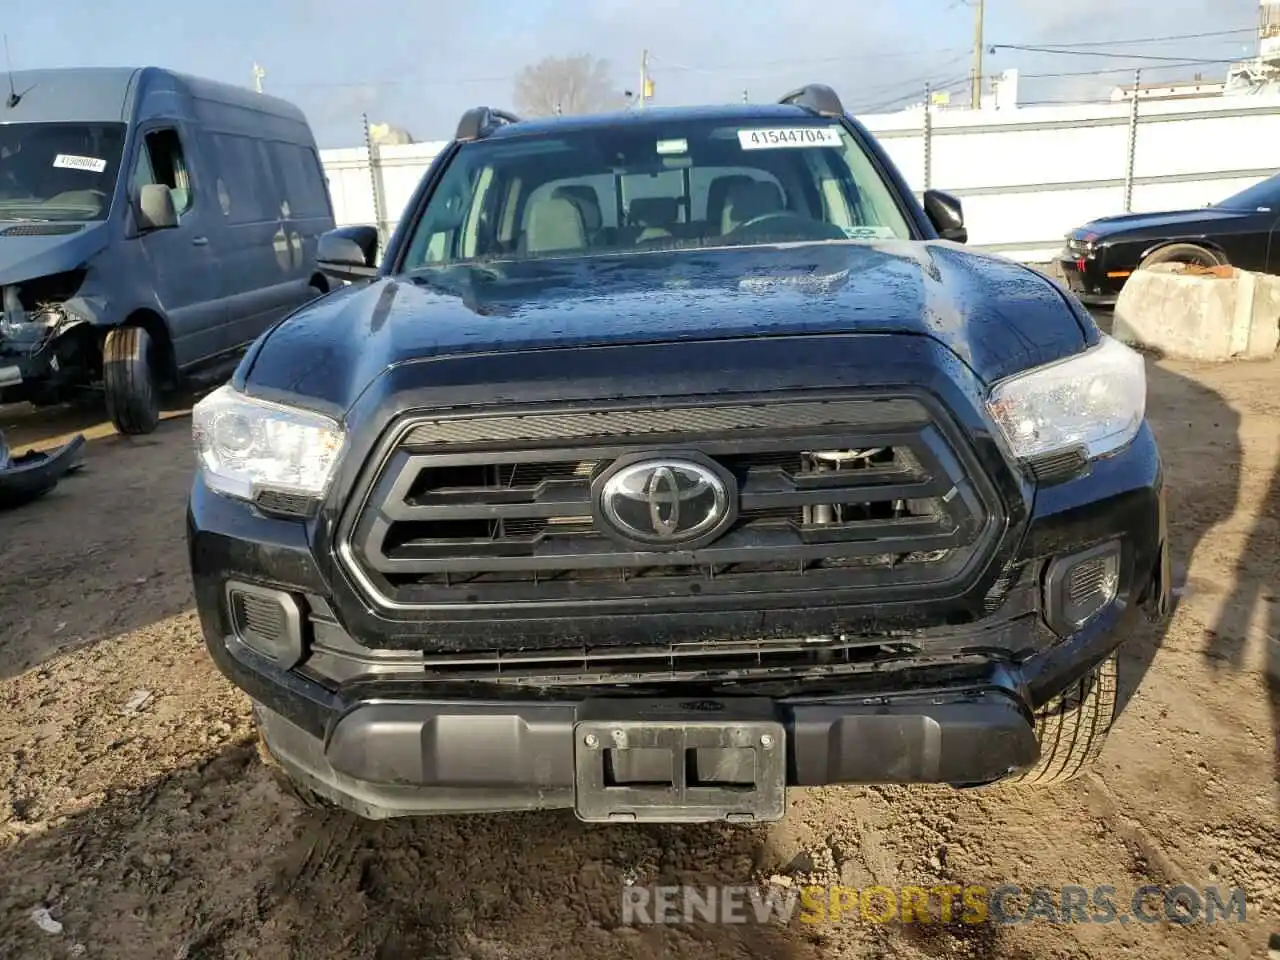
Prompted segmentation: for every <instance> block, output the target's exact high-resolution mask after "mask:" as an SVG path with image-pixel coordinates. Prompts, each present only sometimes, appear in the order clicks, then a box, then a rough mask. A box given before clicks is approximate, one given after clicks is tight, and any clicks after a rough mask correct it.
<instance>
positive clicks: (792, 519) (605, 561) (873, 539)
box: [340, 397, 995, 616]
mask: <svg viewBox="0 0 1280 960" xmlns="http://www.w3.org/2000/svg"><path fill="white" fill-rule="evenodd" d="M396 435H397V436H398V438H399V439H398V440H397V441H396V442H394V443H392V445H391V446H390V448H389V449H387V450H386V451H385V454H384V455H383V456H382V457H381V465H380V468H378V469H377V470H376V477H374V478H373V480H372V482H371V483H370V485H369V487H368V495H367V497H366V498H365V500H364V506H363V508H362V509H361V510H360V511H359V513H358V515H357V516H356V517H354V518H353V519H352V522H351V524H350V526H349V527H348V528H346V532H345V534H342V535H340V543H343V542H345V543H346V544H347V545H348V547H349V551H348V552H347V553H346V556H347V560H348V563H349V566H350V567H351V568H353V570H354V572H356V573H357V575H358V578H359V579H360V580H362V581H363V582H364V584H365V586H366V587H367V588H368V589H369V591H370V592H371V593H372V594H373V595H374V597H373V598H374V599H375V600H379V601H380V602H382V603H384V604H390V605H393V606H403V607H447V608H453V609H454V610H455V611H457V612H458V614H459V615H461V616H472V615H475V613H476V611H477V609H483V608H486V607H487V608H489V609H490V610H491V611H492V610H495V609H499V608H501V609H502V610H504V611H506V612H507V613H508V614H512V615H514V614H516V613H517V612H518V608H520V607H527V606H528V605H537V604H545V603H560V604H573V605H578V604H585V605H591V604H605V603H607V604H611V605H623V606H626V605H627V604H629V603H630V604H640V605H643V604H644V603H646V602H648V601H653V600H660V599H661V600H668V601H672V602H678V601H679V600H680V599H681V598H684V599H686V600H690V601H692V600H693V599H694V598H697V600H698V601H699V602H706V601H707V600H709V599H711V598H714V597H724V596H733V595H747V594H778V593H786V594H791V593H795V592H807V593H810V594H816V595H817V597H818V598H817V600H816V602H819V603H821V602H823V597H825V596H827V595H830V594H831V592H832V591H837V590H839V591H847V590H849V589H851V588H859V587H862V588H866V589H868V590H886V589H891V588H895V587H903V586H915V587H919V588H921V590H922V591H924V592H919V593H917V594H913V596H917V595H918V596H920V597H921V598H922V599H923V598H925V597H926V596H928V595H933V594H934V592H935V591H936V592H937V593H938V594H940V593H942V592H946V591H948V590H953V589H954V587H955V585H956V582H957V580H958V579H960V578H961V577H963V576H965V575H966V574H967V573H968V572H970V571H971V570H972V568H973V567H974V564H973V562H972V561H973V560H974V558H975V555H976V554H977V553H979V552H980V551H981V550H982V549H983V547H984V544H988V543H989V538H988V537H987V536H985V534H986V533H989V532H990V529H989V528H990V527H991V526H992V525H991V524H989V523H988V520H989V519H990V517H991V515H992V511H993V510H994V509H995V507H994V504H993V500H992V497H991V495H990V493H989V490H990V488H989V487H988V486H986V485H984V484H983V483H981V482H978V481H979V480H981V477H980V476H979V475H978V474H977V473H976V471H975V470H972V469H966V466H965V463H966V457H965V456H963V455H962V452H963V448H962V447H961V446H960V445H959V444H957V443H956V442H955V432H954V428H953V427H952V426H951V425H950V424H949V423H948V422H947V421H946V418H945V417H943V416H942V415H941V414H940V413H939V412H936V411H933V409H932V405H931V404H930V403H926V402H925V401H923V400H919V399H916V398H908V397H890V398H866V399H861V398H859V399H835V400H798V401H791V402H781V401H778V400H772V399H771V400H768V401H765V400H761V401H759V402H756V403H741V402H739V403H735V404H733V405H723V404H722V405H710V404H706V403H703V404H698V403H696V402H690V403H688V404H685V405H677V404H671V405H667V406H663V407H662V408H658V409H655V408H653V407H650V408H646V409H640V410H635V409H613V410H599V411H587V412H584V411H571V412H564V411H557V412H548V413H535V414H530V413H524V414H521V415H509V414H507V415H503V414H497V415H491V416H480V415H463V416H455V417H448V418H445V417H441V418H437V419H430V420H427V419H414V420H411V421H409V422H407V423H405V424H404V425H403V426H402V427H401V428H400V429H399V430H398V431H397V433H396ZM690 453H696V454H700V455H702V456H705V457H709V458H711V459H712V460H714V461H715V462H716V463H717V464H718V465H719V466H720V467H721V468H723V469H724V470H725V471H727V473H728V474H729V475H731V476H732V477H733V479H734V480H735V481H736V485H737V490H736V495H737V517H736V519H735V521H734V523H733V524H732V526H731V527H729V528H728V529H727V530H725V531H724V532H723V533H722V534H721V535H720V536H719V537H718V538H717V539H715V540H714V541H713V542H711V543H709V544H706V545H705V546H701V547H699V548H698V549H691V550H679V551H674V552H658V551H644V550H636V549H635V547H634V546H628V545H626V544H624V543H620V542H619V541H617V540H615V539H614V538H613V537H611V536H610V535H609V534H608V533H606V532H605V530H604V529H602V528H601V526H600V525H599V524H598V523H597V522H595V521H594V520H593V504H592V499H591V489H592V487H591V484H592V479H593V478H594V477H596V476H597V475H599V473H600V472H601V471H603V470H606V469H607V468H608V467H609V466H610V465H611V464H612V463H614V462H615V461H617V460H618V459H619V458H621V457H626V456H629V455H635V454H644V455H653V456H663V455H669V456H679V455H681V454H686V455H687V454H690ZM833 454H838V456H833ZM969 462H971V461H969ZM801 602H804V603H810V602H815V601H813V600H811V599H804V600H802V601H801ZM513 608H515V609H514V610H513Z"/></svg>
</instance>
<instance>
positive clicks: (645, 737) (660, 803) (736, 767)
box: [574, 698, 787, 823]
mask: <svg viewBox="0 0 1280 960" xmlns="http://www.w3.org/2000/svg"><path fill="white" fill-rule="evenodd" d="M578 716H579V719H578V722H577V723H576V724H575V726H574V767H575V776H574V781H575V791H574V793H575V812H576V814H577V816H578V818H579V819H581V820H585V821H588V822H596V823H604V822H609V823H616V822H630V823H637V822H640V823H644V822H650V823H654V822H656V823H707V822H717V821H727V822H738V823H771V822H776V821H778V820H781V819H782V817H783V814H784V813H785V811H786V785H787V743H786V730H785V728H784V727H783V725H782V724H781V723H779V722H778V720H777V719H776V717H775V712H774V706H773V704H772V702H771V701H768V700H763V701H762V700H757V699H755V698H751V699H743V700H735V699H727V700H723V701H667V700H616V701H591V702H589V703H587V704H584V705H583V707H582V708H580V710H579V714H578Z"/></svg>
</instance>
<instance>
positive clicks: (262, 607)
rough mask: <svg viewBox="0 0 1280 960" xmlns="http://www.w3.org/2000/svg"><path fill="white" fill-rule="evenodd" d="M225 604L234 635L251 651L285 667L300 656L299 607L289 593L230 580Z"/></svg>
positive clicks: (290, 665) (291, 665)
mask: <svg viewBox="0 0 1280 960" xmlns="http://www.w3.org/2000/svg"><path fill="white" fill-rule="evenodd" d="M227 606H228V609H229V612H230V614H231V626H232V629H233V630H234V631H235V635H236V637H237V638H238V639H239V640H240V641H241V642H242V643H243V644H244V645H245V646H246V647H248V648H249V649H250V650H252V651H253V652H254V653H257V654H261V655H262V656H264V657H266V658H267V659H268V660H270V661H272V662H273V663H275V664H276V665H277V666H279V667H281V668H282V669H285V670H288V669H290V668H292V667H294V666H297V664H298V663H299V661H301V660H302V656H303V652H304V650H303V643H302V609H301V608H300V607H299V606H298V601H297V600H295V599H294V598H293V597H292V596H291V595H290V594H288V593H285V592H284V591H283V590H272V589H270V588H269V587H259V586H254V585H251V584H247V583H235V582H231V583H228V584H227Z"/></svg>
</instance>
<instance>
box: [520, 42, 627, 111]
mask: <svg viewBox="0 0 1280 960" xmlns="http://www.w3.org/2000/svg"><path fill="white" fill-rule="evenodd" d="M515 104H516V109H517V110H518V111H519V112H520V113H522V114H524V115H526V116H532V117H546V116H552V115H554V114H556V113H557V112H558V113H564V114H575V113H598V112H600V111H603V110H617V109H620V108H621V107H623V106H624V105H625V104H626V99H625V98H624V97H623V95H622V94H621V93H619V92H618V91H617V89H616V88H615V87H614V85H613V78H612V76H611V73H610V69H609V63H608V61H606V60H598V59H596V58H595V57H592V56H590V55H588V54H581V55H579V56H576V57H546V58H545V59H543V60H541V61H539V62H538V63H535V64H531V65H530V66H527V67H525V68H524V69H523V70H521V71H520V73H519V75H518V76H517V77H516V84H515Z"/></svg>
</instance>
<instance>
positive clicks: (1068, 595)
mask: <svg viewBox="0 0 1280 960" xmlns="http://www.w3.org/2000/svg"><path fill="white" fill-rule="evenodd" d="M1120 559H1121V551H1120V544H1118V543H1108V544H1104V545H1103V546H1100V547H1095V548H1094V549H1092V550H1086V551H1084V552H1083V553H1077V554H1074V555H1072V556H1069V557H1061V558H1059V559H1058V560H1055V561H1054V562H1053V564H1052V565H1051V566H1050V568H1049V573H1048V575H1047V576H1046V577H1045V609H1046V612H1047V613H1048V616H1049V620H1050V622H1051V624H1052V625H1053V627H1054V628H1055V629H1057V630H1058V631H1059V632H1064V631H1065V632H1070V631H1072V630H1078V629H1080V627H1082V626H1084V625H1085V624H1086V623H1088V622H1089V621H1090V620H1092V619H1093V618H1094V617H1095V616H1097V615H1098V614H1099V613H1101V612H1102V611H1103V610H1105V609H1106V608H1107V607H1108V606H1109V605H1110V604H1111V603H1112V601H1114V600H1115V599H1116V597H1117V595H1118V594H1119V592H1120Z"/></svg>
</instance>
